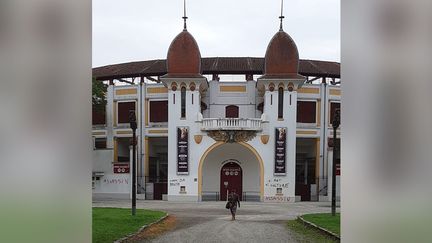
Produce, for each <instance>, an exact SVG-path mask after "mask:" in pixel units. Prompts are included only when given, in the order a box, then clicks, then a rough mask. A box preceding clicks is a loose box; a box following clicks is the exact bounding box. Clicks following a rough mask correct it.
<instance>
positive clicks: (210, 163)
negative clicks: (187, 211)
mask: <svg viewBox="0 0 432 243" xmlns="http://www.w3.org/2000/svg"><path fill="white" fill-rule="evenodd" d="M228 159H235V160H238V161H239V163H240V167H241V168H242V172H243V183H242V184H243V192H245V191H254V192H259V191H260V166H259V162H258V160H257V158H256V157H255V155H254V154H253V153H252V152H251V151H250V150H248V149H247V148H245V147H244V146H243V145H240V144H236V143H232V144H224V145H221V146H219V147H217V148H216V149H214V150H213V151H212V152H211V153H209V154H208V156H207V157H206V159H205V161H204V164H203V174H202V176H203V184H202V190H203V191H214V192H219V190H220V171H221V168H222V166H223V161H225V160H228Z"/></svg>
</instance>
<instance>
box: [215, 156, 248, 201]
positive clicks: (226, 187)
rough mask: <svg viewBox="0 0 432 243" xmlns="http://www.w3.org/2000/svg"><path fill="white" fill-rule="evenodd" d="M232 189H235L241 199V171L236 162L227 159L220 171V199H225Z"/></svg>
mask: <svg viewBox="0 0 432 243" xmlns="http://www.w3.org/2000/svg"><path fill="white" fill-rule="evenodd" d="M232 191H235V192H236V193H237V194H238V195H239V196H240V200H242V196H243V171H242V168H241V167H240V165H239V164H238V163H236V162H233V161H228V162H227V163H226V164H224V165H223V166H222V168H221V171H220V200H221V201H225V200H227V195H228V193H230V192H232Z"/></svg>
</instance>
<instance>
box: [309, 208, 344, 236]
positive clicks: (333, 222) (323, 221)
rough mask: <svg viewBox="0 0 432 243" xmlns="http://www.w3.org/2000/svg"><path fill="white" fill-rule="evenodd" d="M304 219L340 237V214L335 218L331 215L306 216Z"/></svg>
mask: <svg viewBox="0 0 432 243" xmlns="http://www.w3.org/2000/svg"><path fill="white" fill-rule="evenodd" d="M302 218H303V219H304V220H306V221H309V222H311V223H314V224H315V225H318V226H319V227H321V228H324V229H326V230H329V231H331V232H333V233H335V234H337V235H339V236H340V213H336V216H334V217H333V216H332V215H331V213H317V214H306V215H303V216H302Z"/></svg>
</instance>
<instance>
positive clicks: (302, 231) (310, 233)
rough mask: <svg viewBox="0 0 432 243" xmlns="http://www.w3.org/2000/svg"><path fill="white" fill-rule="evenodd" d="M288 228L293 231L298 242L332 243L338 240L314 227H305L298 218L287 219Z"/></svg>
mask: <svg viewBox="0 0 432 243" xmlns="http://www.w3.org/2000/svg"><path fill="white" fill-rule="evenodd" d="M287 226H288V228H289V229H290V230H291V231H292V232H293V233H294V236H295V238H296V240H297V241H298V242H305V243H306V242H307V243H309V242H310V243H334V242H339V241H337V240H335V239H333V238H332V237H330V236H328V235H325V234H323V233H321V232H320V231H318V230H317V229H315V228H311V227H307V226H306V225H305V224H304V223H303V222H301V221H300V220H298V219H296V220H289V221H288V223H287Z"/></svg>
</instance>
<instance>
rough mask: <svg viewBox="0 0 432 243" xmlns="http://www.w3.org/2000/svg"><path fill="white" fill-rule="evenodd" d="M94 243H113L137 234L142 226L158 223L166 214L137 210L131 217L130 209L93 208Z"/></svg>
mask: <svg viewBox="0 0 432 243" xmlns="http://www.w3.org/2000/svg"><path fill="white" fill-rule="evenodd" d="M92 211H93V217H92V223H93V230H92V231H93V237H92V238H93V242H104V243H105V242H113V241H115V240H118V239H120V238H122V237H125V236H126V235H128V234H131V233H135V232H137V231H138V230H139V229H140V228H141V227H142V226H144V225H147V224H150V223H152V222H155V221H157V220H158V219H160V218H162V217H163V216H165V215H166V213H164V212H159V211H150V210H144V209H137V210H136V215H135V216H132V215H131V209H128V208H93V210H92Z"/></svg>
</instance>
